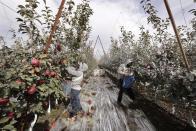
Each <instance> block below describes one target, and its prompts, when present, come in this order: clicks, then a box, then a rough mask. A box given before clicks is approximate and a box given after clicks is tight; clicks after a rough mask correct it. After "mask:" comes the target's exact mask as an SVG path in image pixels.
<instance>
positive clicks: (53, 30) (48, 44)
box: [45, 0, 65, 53]
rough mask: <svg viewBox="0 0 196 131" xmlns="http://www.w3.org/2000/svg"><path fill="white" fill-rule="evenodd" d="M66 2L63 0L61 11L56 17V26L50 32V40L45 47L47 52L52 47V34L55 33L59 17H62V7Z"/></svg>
mask: <svg viewBox="0 0 196 131" xmlns="http://www.w3.org/2000/svg"><path fill="white" fill-rule="evenodd" d="M64 4H65V0H62V2H61V5H60V7H59V11H58V13H57V16H56V19H55V22H54V26H53V27H52V31H51V33H50V36H49V39H48V42H47V44H46V49H45V51H46V53H47V52H48V48H49V47H50V43H51V40H52V36H53V34H54V32H55V29H56V25H57V23H58V21H59V18H60V16H61V12H62V9H63V6H64Z"/></svg>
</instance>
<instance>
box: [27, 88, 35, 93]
mask: <svg viewBox="0 0 196 131" xmlns="http://www.w3.org/2000/svg"><path fill="white" fill-rule="evenodd" d="M35 92H36V88H35V86H32V87H31V88H29V89H28V93H29V94H34V93H35Z"/></svg>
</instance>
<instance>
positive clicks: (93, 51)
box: [93, 36, 98, 52]
mask: <svg viewBox="0 0 196 131" xmlns="http://www.w3.org/2000/svg"><path fill="white" fill-rule="evenodd" d="M97 40H98V36H97V39H96V42H95V46H96V44H97ZM95 46H94V48H93V52H94V50H95Z"/></svg>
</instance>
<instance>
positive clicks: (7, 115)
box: [6, 112, 14, 119]
mask: <svg viewBox="0 0 196 131" xmlns="http://www.w3.org/2000/svg"><path fill="white" fill-rule="evenodd" d="M6 117H7V118H8V119H11V118H13V117H14V112H9V113H7V114H6Z"/></svg>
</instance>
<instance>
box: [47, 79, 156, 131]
mask: <svg viewBox="0 0 196 131" xmlns="http://www.w3.org/2000/svg"><path fill="white" fill-rule="evenodd" d="M118 91H119V89H118V88H117V87H116V85H115V84H113V83H112V81H111V80H110V79H109V78H108V77H90V78H89V79H88V84H86V85H85V86H84V87H83V90H82V91H81V94H80V99H81V105H82V107H83V109H84V111H85V112H86V113H85V115H84V116H83V117H82V118H79V119H78V120H77V121H76V122H72V121H69V120H67V119H65V118H64V116H66V115H64V114H62V116H61V117H60V119H59V120H57V121H56V123H55V127H53V128H52V129H51V130H52V131H57V130H61V129H64V130H65V131H88V130H90V131H154V130H155V129H154V127H153V126H152V125H151V123H150V122H149V121H148V119H147V118H146V116H145V115H144V113H143V112H142V111H140V110H138V109H130V108H129V106H130V105H133V104H131V103H132V100H131V99H130V98H129V97H128V96H126V95H124V96H123V101H122V103H123V105H125V106H124V107H121V106H119V105H117V103H116V99H117V96H118ZM91 102H92V103H91Z"/></svg>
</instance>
